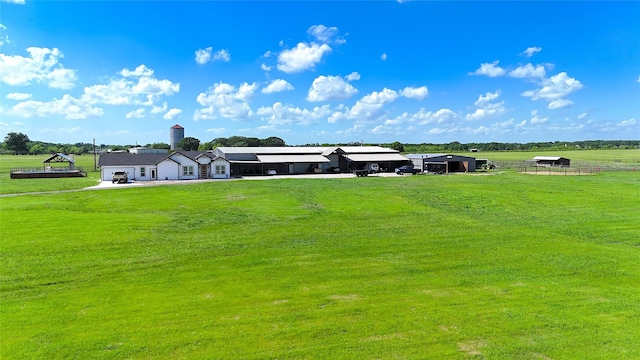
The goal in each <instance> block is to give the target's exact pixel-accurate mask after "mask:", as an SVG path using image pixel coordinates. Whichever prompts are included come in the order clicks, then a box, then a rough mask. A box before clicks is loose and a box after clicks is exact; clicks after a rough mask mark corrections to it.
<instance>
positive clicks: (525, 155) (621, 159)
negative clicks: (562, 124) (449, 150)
mask: <svg viewBox="0 0 640 360" xmlns="http://www.w3.org/2000/svg"><path fill="white" fill-rule="evenodd" d="M470 156H474V157H476V158H478V159H489V160H492V161H516V160H531V159H533V157H534V156H562V157H564V158H568V159H571V162H572V164H573V163H576V162H589V163H596V164H616V163H619V164H629V165H637V166H640V149H636V150H567V151H537V152H535V151H495V152H478V153H471V155H470Z"/></svg>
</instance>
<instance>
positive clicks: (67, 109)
mask: <svg viewBox="0 0 640 360" xmlns="http://www.w3.org/2000/svg"><path fill="white" fill-rule="evenodd" d="M8 113H9V115H14V116H20V117H24V118H30V117H45V116H51V115H64V116H65V117H66V118H67V119H86V118H89V117H96V116H102V115H103V114H104V111H103V110H102V109H101V108H97V107H92V106H91V105H89V104H87V103H86V102H84V101H82V100H80V99H76V98H74V97H72V96H70V95H64V96H63V97H62V99H54V100H52V101H48V102H42V101H34V100H28V101H24V102H21V103H18V104H16V105H15V106H13V107H12V108H10V109H9V110H8Z"/></svg>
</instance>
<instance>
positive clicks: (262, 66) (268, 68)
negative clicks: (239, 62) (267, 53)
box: [260, 64, 271, 71]
mask: <svg viewBox="0 0 640 360" xmlns="http://www.w3.org/2000/svg"><path fill="white" fill-rule="evenodd" d="M260 68H262V70H264V71H271V66H267V65H266V64H262V65H260Z"/></svg>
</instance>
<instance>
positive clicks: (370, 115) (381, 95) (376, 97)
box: [345, 88, 398, 121]
mask: <svg viewBox="0 0 640 360" xmlns="http://www.w3.org/2000/svg"><path fill="white" fill-rule="evenodd" d="M397 98H398V92H396V91H395V90H390V89H387V88H384V89H383V90H382V91H380V92H375V91H374V92H372V93H371V94H368V95H365V96H364V97H363V98H362V99H360V100H358V101H357V102H356V104H355V105H353V107H352V108H351V109H349V111H348V112H346V114H345V116H346V118H347V119H357V120H361V121H363V120H364V121H367V120H375V119H378V118H379V117H381V116H382V115H384V111H382V107H383V106H384V105H385V104H388V103H391V102H393V101H395V100H396V99H397Z"/></svg>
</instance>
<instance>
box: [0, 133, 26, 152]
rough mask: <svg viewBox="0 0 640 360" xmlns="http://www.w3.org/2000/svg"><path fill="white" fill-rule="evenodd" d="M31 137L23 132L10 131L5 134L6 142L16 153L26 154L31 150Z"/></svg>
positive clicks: (8, 147)
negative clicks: (29, 144) (29, 143)
mask: <svg viewBox="0 0 640 360" xmlns="http://www.w3.org/2000/svg"><path fill="white" fill-rule="evenodd" d="M28 142H29V137H28V136H27V135H26V134H23V133H17V132H10V133H8V134H7V136H5V138H4V143H5V145H6V147H7V149H9V150H11V151H13V152H14V153H16V154H24V153H27V152H29V146H28V145H27V143H28Z"/></svg>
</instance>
